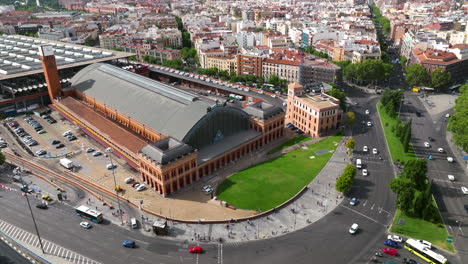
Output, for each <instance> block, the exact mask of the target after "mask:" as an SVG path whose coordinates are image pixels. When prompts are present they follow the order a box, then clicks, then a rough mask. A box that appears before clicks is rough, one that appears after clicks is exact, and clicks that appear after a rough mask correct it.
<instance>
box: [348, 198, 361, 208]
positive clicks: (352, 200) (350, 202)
mask: <svg viewBox="0 0 468 264" xmlns="http://www.w3.org/2000/svg"><path fill="white" fill-rule="evenodd" d="M358 202H359V199H358V198H356V197H353V198H351V201H349V204H350V205H353V206H354V205H356V204H357V203H358Z"/></svg>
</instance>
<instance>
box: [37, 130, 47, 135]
mask: <svg viewBox="0 0 468 264" xmlns="http://www.w3.org/2000/svg"><path fill="white" fill-rule="evenodd" d="M37 133H38V134H45V133H47V131H45V130H44V129H42V130H39V131H37Z"/></svg>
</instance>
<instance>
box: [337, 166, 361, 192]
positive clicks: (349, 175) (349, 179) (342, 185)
mask: <svg viewBox="0 0 468 264" xmlns="http://www.w3.org/2000/svg"><path fill="white" fill-rule="evenodd" d="M355 174H356V167H354V165H352V164H349V165H347V166H346V167H345V169H344V170H343V173H342V174H341V176H340V177H338V179H337V180H336V184H335V189H336V190H337V191H339V192H342V193H345V192H347V191H348V190H349V189H350V188H351V186H352V185H353V182H354V175H355Z"/></svg>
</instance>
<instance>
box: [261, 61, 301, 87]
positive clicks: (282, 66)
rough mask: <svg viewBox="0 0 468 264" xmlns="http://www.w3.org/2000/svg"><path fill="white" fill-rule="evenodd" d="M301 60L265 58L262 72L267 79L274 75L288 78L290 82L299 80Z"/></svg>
mask: <svg viewBox="0 0 468 264" xmlns="http://www.w3.org/2000/svg"><path fill="white" fill-rule="evenodd" d="M300 65H301V61H298V60H276V59H264V60H263V63H262V74H263V78H264V79H265V80H266V79H268V78H270V77H271V76H272V75H276V76H278V77H279V78H281V79H285V80H288V82H290V83H297V82H299V68H300Z"/></svg>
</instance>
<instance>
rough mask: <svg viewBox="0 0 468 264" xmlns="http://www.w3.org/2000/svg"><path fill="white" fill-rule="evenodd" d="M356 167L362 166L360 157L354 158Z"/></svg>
mask: <svg viewBox="0 0 468 264" xmlns="http://www.w3.org/2000/svg"><path fill="white" fill-rule="evenodd" d="M356 168H358V169H361V168H362V161H361V159H357V160H356Z"/></svg>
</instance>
